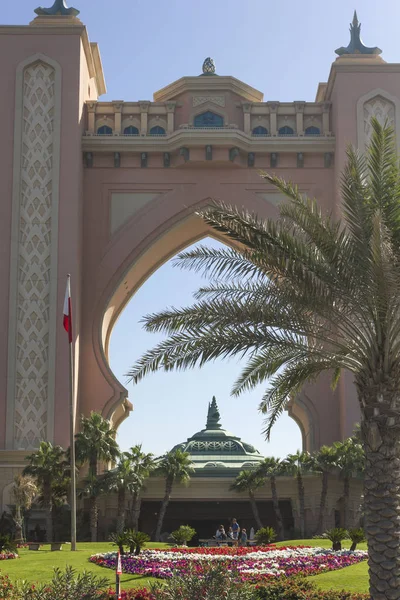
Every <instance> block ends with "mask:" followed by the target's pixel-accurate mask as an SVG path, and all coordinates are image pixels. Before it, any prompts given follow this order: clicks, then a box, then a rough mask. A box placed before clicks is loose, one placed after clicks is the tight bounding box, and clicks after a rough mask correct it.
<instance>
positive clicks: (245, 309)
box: [129, 119, 400, 600]
mask: <svg viewBox="0 0 400 600" xmlns="http://www.w3.org/2000/svg"><path fill="white" fill-rule="evenodd" d="M371 125H372V137H371V142H370V144H369V147H368V149H367V152H366V155H365V156H361V155H359V153H358V152H357V151H356V150H354V149H353V148H351V147H349V148H348V150H347V164H346V166H345V169H344V172H343V176H342V205H341V207H340V209H341V210H339V211H338V212H339V214H341V215H342V218H341V219H336V218H334V217H333V216H332V215H330V214H328V215H327V214H325V212H323V211H322V210H321V209H320V208H319V207H318V204H317V202H316V201H315V200H311V199H308V198H306V197H305V196H304V194H303V193H302V192H301V191H300V190H299V189H298V188H297V187H296V186H294V185H292V184H290V183H286V182H285V181H283V180H282V179H280V178H278V177H276V176H274V175H269V174H263V175H262V176H263V178H264V180H265V181H266V182H268V183H269V184H271V185H273V186H274V187H276V189H277V190H279V191H280V192H281V193H283V194H285V195H286V196H287V197H288V202H286V203H282V204H280V205H279V207H278V211H279V219H278V220H276V219H267V220H261V219H259V218H257V216H255V215H250V214H248V213H247V212H245V211H244V210H239V209H236V208H231V207H229V206H222V205H215V206H212V207H210V208H207V209H206V210H205V211H203V212H199V215H200V216H201V217H202V218H203V219H204V221H205V222H206V223H207V224H208V225H209V226H210V227H211V228H212V229H213V230H214V231H216V232H217V233H218V235H220V236H221V235H223V236H225V237H226V239H227V240H228V241H230V242H231V244H235V245H236V247H237V248H238V249H237V250H234V249H212V248H207V247H198V248H195V249H193V250H189V251H186V252H183V253H182V254H181V255H180V257H179V259H178V260H179V263H180V265H181V266H182V267H187V268H190V269H196V270H203V271H204V273H205V274H208V275H210V276H211V278H212V281H211V283H210V284H209V285H207V286H205V287H203V288H202V289H201V290H199V292H198V294H197V301H196V302H195V303H194V304H193V306H191V307H189V308H179V309H170V310H165V311H163V312H161V313H159V314H153V315H148V316H147V317H146V318H145V327H146V329H147V330H148V331H154V332H164V333H167V334H168V335H169V338H168V339H167V340H164V341H162V342H160V343H159V344H158V345H157V346H156V347H155V348H154V349H153V350H150V351H149V352H146V353H145V354H144V355H143V357H142V358H141V359H140V360H139V361H138V362H137V364H136V365H135V366H134V367H133V368H132V369H131V371H130V373H129V375H130V377H131V378H132V379H133V380H134V381H135V382H138V381H139V380H140V379H142V378H143V377H144V376H145V375H147V374H148V373H151V372H154V371H156V370H159V369H163V370H165V371H171V370H172V369H174V368H178V369H182V368H187V367H194V366H197V365H203V364H204V363H206V362H207V361H209V360H213V359H215V358H216V357H218V356H221V357H222V356H223V357H229V356H231V357H232V356H243V355H247V356H248V357H249V359H248V363H247V365H246V367H245V369H244V370H243V372H242V373H241V374H240V376H239V378H238V380H237V382H236V384H235V385H234V388H233V393H234V394H236V395H238V394H240V393H242V392H244V391H246V390H248V389H252V388H254V387H255V386H257V385H258V384H259V383H262V382H266V381H268V388H267V390H266V392H265V394H264V396H263V398H262V400H261V405H260V408H261V410H262V412H263V413H264V414H266V415H267V423H266V429H265V432H266V435H267V437H269V435H270V432H271V428H272V427H273V425H274V423H275V422H276V420H277V418H278V417H279V415H281V414H282V412H283V411H284V408H285V403H286V401H287V399H288V397H291V396H296V394H298V393H299V392H300V390H301V389H302V388H303V386H304V385H305V384H306V382H309V381H310V380H314V379H315V378H316V377H318V376H319V375H320V374H321V373H323V372H328V373H330V374H331V375H332V385H333V387H334V386H335V385H336V384H337V382H338V380H339V378H340V375H341V373H342V371H343V370H347V371H349V372H351V373H352V375H353V377H354V382H355V388H356V391H357V395H358V400H359V405H360V411H361V416H362V419H361V434H362V440H363V445H364V449H365V455H366V472H365V496H364V501H365V529H366V537H367V541H368V548H369V569H370V595H371V598H372V600H377V599H379V600H383V599H387V600H398V599H400V572H398V570H397V567H396V563H395V561H394V560H393V556H395V555H399V554H400V537H399V536H398V523H397V518H398V517H397V515H398V514H399V513H400V495H399V494H398V493H397V490H398V489H399V488H400V445H399V444H398V439H399V430H400V402H399V400H398V398H399V397H400V395H399V391H400V344H399V339H400V293H399V292H400V266H399V265H400V185H399V181H400V169H399V164H398V159H397V153H396V141H395V134H394V131H393V128H391V127H387V126H384V127H382V126H381V125H380V124H379V122H378V121H377V120H376V119H372V121H371ZM378 483H379V485H378ZM382 565H383V566H382ZM388 566H390V567H392V566H393V569H391V570H390V571H388V570H387V568H386V567H388ZM388 573H389V574H390V576H389V577H388Z"/></svg>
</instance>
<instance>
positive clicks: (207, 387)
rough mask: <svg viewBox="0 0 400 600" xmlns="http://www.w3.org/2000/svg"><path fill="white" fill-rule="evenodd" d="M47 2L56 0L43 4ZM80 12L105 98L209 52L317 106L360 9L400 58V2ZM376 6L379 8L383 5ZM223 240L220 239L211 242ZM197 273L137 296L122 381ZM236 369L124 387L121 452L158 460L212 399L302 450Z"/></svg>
mask: <svg viewBox="0 0 400 600" xmlns="http://www.w3.org/2000/svg"><path fill="white" fill-rule="evenodd" d="M41 2H42V5H43V6H46V7H48V6H50V5H51V4H52V3H53V0H41ZM37 5H38V2H36V0H15V1H14V2H12V3H11V2H4V3H2V7H1V16H0V21H2V23H3V24H5V25H7V24H14V25H15V24H28V23H29V21H31V20H32V18H33V17H34V16H35V15H34V13H33V9H34V8H36V6H37ZM68 6H74V7H75V8H78V9H79V10H80V11H81V14H80V15H79V17H80V18H81V20H82V21H83V22H84V24H85V25H86V26H87V28H88V33H89V37H90V40H91V41H95V42H98V43H99V46H100V52H101V56H102V61H103V68H104V73H105V78H106V84H107V94H106V95H104V96H102V97H101V99H100V100H103V101H106V100H114V99H115V100H126V101H137V100H151V99H152V96H153V93H154V92H155V91H157V90H159V89H161V88H163V87H164V86H166V85H168V84H169V83H171V82H173V81H175V80H177V79H179V78H180V77H182V76H184V75H197V74H200V73H201V67H202V63H203V61H204V59H205V58H206V57H207V56H211V57H212V58H213V59H214V60H215V63H216V67H217V73H218V74H220V75H232V76H234V77H236V78H237V79H240V80H242V81H244V82H245V83H247V84H249V85H251V86H253V87H255V88H256V89H258V90H260V91H262V92H263V93H264V100H266V101H267V100H279V101H290V102H292V101H294V100H305V101H313V100H314V99H315V94H316V90H317V86H318V83H319V82H320V81H327V78H328V75H329V69H330V64H331V63H332V62H333V60H334V59H335V54H334V50H335V49H336V48H338V47H340V46H347V44H348V42H349V39H350V36H349V23H350V21H351V20H352V17H353V11H354V9H357V12H358V17H359V20H360V22H361V23H362V30H361V33H362V39H363V41H364V43H365V44H366V45H367V46H379V47H380V48H382V50H383V55H382V56H383V58H384V59H385V60H386V61H388V62H399V61H400V46H399V44H398V30H399V25H400V3H399V2H398V0H380V2H379V3H378V2H377V1H376V0H362V1H361V0H359V3H358V5H354V3H350V2H349V1H348V0H335V1H331V2H321V0H306V2H299V1H298V0H286V1H285V2H277V1H271V0H269V1H268V0H251V2H243V0H214V1H213V2H195V1H194V0H186V2H185V1H184V0H169V1H168V2H165V0H151V1H150V0H68ZM378 6H379V9H378ZM207 243H212V244H214V245H215V244H216V242H211V241H210V242H207ZM202 283H204V280H203V281H202V280H201V278H200V276H199V275H196V274H194V273H191V272H187V271H184V272H183V271H181V270H179V269H176V268H174V267H173V266H172V263H171V261H170V262H168V263H166V264H165V265H163V266H162V267H161V268H160V269H158V271H157V272H156V273H155V274H153V275H152V276H151V278H150V279H149V280H148V281H147V282H146V283H145V284H144V285H143V286H142V288H141V289H140V290H139V291H138V292H137V293H136V295H135V296H134V297H133V298H132V300H131V301H130V303H129V304H128V306H127V307H126V309H125V311H124V312H123V314H122V315H121V317H120V319H119V321H118V322H117V324H116V326H115V328H114V331H113V334H112V338H111V347H110V363H111V367H112V369H113V371H114V373H115V374H116V376H117V377H118V378H119V379H120V381H122V382H123V383H125V381H126V377H125V373H126V372H127V370H128V369H129V367H130V366H131V365H132V364H133V363H134V362H135V360H137V358H139V356H140V355H141V353H143V352H144V351H145V350H146V349H148V348H150V347H152V346H153V345H154V344H155V343H156V342H157V341H158V339H160V338H159V337H158V336H156V335H154V334H146V333H145V332H144V331H143V329H142V326H141V323H140V320H141V318H142V317H143V315H145V314H147V313H149V312H155V311H159V310H162V309H164V308H166V307H167V306H184V305H188V304H190V303H191V302H192V294H193V291H195V290H196V289H197V288H198V287H199V286H200V285H201V284H202ZM241 365H242V366H243V363H237V362H236V361H230V362H227V361H217V362H215V363H213V364H211V365H208V366H207V367H206V368H204V369H202V370H196V371H187V372H179V373H168V374H163V373H158V374H155V375H153V376H150V377H149V378H148V379H147V380H145V381H144V382H142V383H141V384H139V385H138V386H136V387H133V386H132V385H129V386H128V390H129V398H130V400H131V402H132V403H133V404H134V411H133V413H132V414H131V416H130V417H129V418H128V419H127V420H126V421H125V422H124V423H123V424H122V425H121V426H120V428H119V431H118V441H119V443H120V445H121V447H122V448H123V449H127V448H129V447H130V446H132V445H133V444H135V443H139V442H142V443H143V448H144V449H145V450H146V451H148V452H150V451H151V452H154V453H155V454H157V455H159V454H162V453H163V452H165V451H167V450H169V449H170V448H171V447H173V446H174V445H175V444H177V443H179V442H182V441H184V440H185V439H186V438H188V437H190V436H191V435H192V434H193V433H195V432H196V431H198V430H200V429H202V428H203V427H204V425H205V420H206V414H207V406H208V402H209V401H210V400H211V397H212V396H213V395H215V396H216V397H217V400H218V403H219V406H220V412H221V416H222V423H223V425H224V427H225V428H227V429H229V430H230V431H232V432H233V433H234V434H236V435H238V436H241V437H242V439H243V440H244V441H246V442H248V443H251V444H253V445H254V446H255V447H256V448H258V450H259V451H260V452H261V453H262V454H264V455H275V456H281V457H283V456H286V455H287V454H288V453H290V452H294V451H296V449H297V448H299V447H300V446H301V436H300V431H299V429H298V427H297V425H296V424H295V423H294V421H293V420H292V419H290V417H288V416H287V415H286V414H285V415H284V416H282V418H281V419H280V420H279V422H278V423H277V424H276V426H275V428H274V431H273V433H272V437H271V442H270V443H267V442H266V441H265V439H264V437H263V436H262V416H260V414H259V413H258V410H257V407H258V404H259V401H260V398H261V396H262V393H263V390H264V388H265V386H264V387H260V388H259V389H256V390H254V391H253V392H252V393H249V394H244V395H243V396H242V397H240V398H239V399H234V398H232V397H231V396H230V389H231V386H232V384H233V382H234V381H235V379H236V377H237V375H238V373H239V371H240V367H241Z"/></svg>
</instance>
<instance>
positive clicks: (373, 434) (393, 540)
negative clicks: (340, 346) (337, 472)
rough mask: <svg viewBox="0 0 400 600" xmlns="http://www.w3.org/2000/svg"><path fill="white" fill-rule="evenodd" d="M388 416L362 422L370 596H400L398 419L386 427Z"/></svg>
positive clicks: (394, 599)
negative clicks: (379, 421)
mask: <svg viewBox="0 0 400 600" xmlns="http://www.w3.org/2000/svg"><path fill="white" fill-rule="evenodd" d="M390 408H391V407H390ZM392 414H393V413H392ZM381 418H382V417H381ZM389 420H390V419H385V421H384V423H383V427H382V429H380V428H379V426H378V424H377V423H376V421H372V423H368V424H367V423H365V422H364V425H363V438H364V450H365V461H366V465H365V479H364V503H365V533H366V537H367V542H368V565H369V576H370V595H371V599H372V600H400V568H399V556H400V536H399V518H400V494H399V490H400V446H399V431H400V423H399V419H398V417H396V423H395V424H396V426H395V427H393V426H392V427H390V426H389V427H388V426H387V421H389ZM393 421H394V418H393Z"/></svg>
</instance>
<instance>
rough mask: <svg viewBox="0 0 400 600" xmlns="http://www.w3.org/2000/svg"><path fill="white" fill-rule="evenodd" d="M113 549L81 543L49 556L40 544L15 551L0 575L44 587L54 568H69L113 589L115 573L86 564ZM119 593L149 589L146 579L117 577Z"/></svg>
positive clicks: (108, 545)
mask: <svg viewBox="0 0 400 600" xmlns="http://www.w3.org/2000/svg"><path fill="white" fill-rule="evenodd" d="M167 547H168V544H156V543H151V542H150V543H148V544H146V548H167ZM115 550H116V547H115V546H113V545H112V544H111V543H109V542H96V543H90V542H87V543H85V542H82V543H78V544H77V551H76V552H71V548H70V546H69V544H65V545H63V549H62V550H61V552H51V550H50V546H49V545H47V544H44V545H43V546H41V548H40V550H37V551H33V550H29V549H27V548H26V549H25V548H21V549H20V550H19V556H20V558H18V559H16V560H4V561H1V562H0V571H1V573H3V574H7V575H9V576H10V579H12V580H15V579H25V580H26V581H30V582H32V583H44V582H46V581H49V580H50V579H51V577H52V573H53V569H54V567H59V568H60V569H64V567H65V566H66V565H71V566H72V567H74V569H76V570H77V571H83V570H86V571H90V572H92V573H95V574H96V575H98V576H100V577H103V578H105V579H108V581H109V582H110V586H115V571H111V570H110V569H104V568H103V567H99V566H97V565H95V564H93V563H91V562H89V561H88V558H89V556H91V555H92V554H98V553H100V552H115ZM121 584H122V586H121V587H122V589H129V588H141V587H146V585H149V578H148V577H142V576H140V575H130V574H127V573H124V574H123V575H122V576H121Z"/></svg>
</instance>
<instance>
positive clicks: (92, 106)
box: [86, 102, 97, 133]
mask: <svg viewBox="0 0 400 600" xmlns="http://www.w3.org/2000/svg"><path fill="white" fill-rule="evenodd" d="M86 106H87V110H88V132H89V133H96V132H95V130H94V128H95V124H96V107H97V102H88V103H87V104H86Z"/></svg>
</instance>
